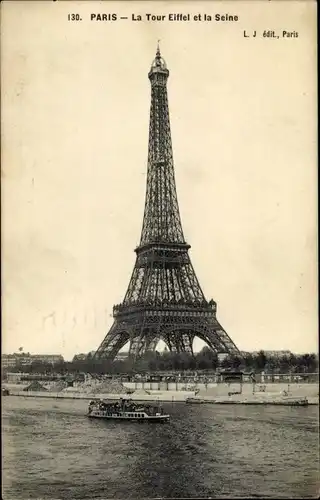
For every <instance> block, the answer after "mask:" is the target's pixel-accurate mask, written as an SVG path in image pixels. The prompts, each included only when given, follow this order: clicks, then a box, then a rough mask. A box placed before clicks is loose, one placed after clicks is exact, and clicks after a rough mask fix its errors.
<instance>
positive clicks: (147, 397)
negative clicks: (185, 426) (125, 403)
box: [9, 391, 194, 402]
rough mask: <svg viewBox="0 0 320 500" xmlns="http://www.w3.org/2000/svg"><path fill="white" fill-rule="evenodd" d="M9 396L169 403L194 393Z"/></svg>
mask: <svg viewBox="0 0 320 500" xmlns="http://www.w3.org/2000/svg"><path fill="white" fill-rule="evenodd" d="M10 395H11V396H20V397H34V398H36V397H38V398H51V399H84V400H91V399H111V400H119V399H120V398H123V399H128V398H130V399H131V400H133V401H150V402H151V401H153V402H157V401H169V402H179V401H182V402H184V401H185V400H186V399H187V398H190V397H192V396H194V392H186V391H178V392H177V391H165V392H161V391H153V392H152V393H150V394H139V393H137V394H130V395H129V394H90V393H85V392H71V391H68V392H63V391H61V392H49V391H48V392H47V391H12V392H10ZM9 397H10V396H9Z"/></svg>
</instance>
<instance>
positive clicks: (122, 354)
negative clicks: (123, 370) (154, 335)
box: [114, 351, 129, 361]
mask: <svg viewBox="0 0 320 500" xmlns="http://www.w3.org/2000/svg"><path fill="white" fill-rule="evenodd" d="M128 356H129V352H128V351H125V352H118V354H117V355H116V357H115V358H114V359H115V360H116V361H125V360H126V359H127V358H128Z"/></svg>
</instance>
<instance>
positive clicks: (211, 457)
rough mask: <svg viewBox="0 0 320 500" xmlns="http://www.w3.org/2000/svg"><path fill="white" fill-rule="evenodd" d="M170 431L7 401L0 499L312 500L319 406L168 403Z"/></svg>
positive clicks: (80, 405) (66, 404)
mask: <svg viewBox="0 0 320 500" xmlns="http://www.w3.org/2000/svg"><path fill="white" fill-rule="evenodd" d="M163 406H164V408H165V409H166V410H167V411H168V412H169V413H170V414H171V416H172V419H171V422H170V423H169V424H163V425H161V424H160V425H159V424H158V425H157V424H153V425H150V424H146V423H141V424H139V423H136V422H133V423H129V422H112V421H110V422H106V421H101V420H90V419H88V418H87V417H86V416H85V414H86V410H87V402H86V401H81V400H63V401H62V400H54V399H35V398H18V397H4V398H3V399H2V417H3V420H2V431H3V441H4V445H3V446H4V448H3V497H2V498H3V499H4V500H9V499H13V500H19V499H27V498H30V499H35V498H39V499H40V498H41V499H64V500H68V499H90V500H91V499H95V498H98V499H109V498H114V499H132V498H140V499H142V498H161V497H171V498H172V497H180V498H181V497H192V498H201V497H212V498H222V497H229V498H232V497H245V498H250V497H254V498H256V497H261V498H266V497H268V498H299V497H300V498H312V497H313V498H315V497H316V496H317V489H318V488H319V484H318V485H317V482H318V470H319V457H318V407H316V406H310V407H308V408H288V407H271V406H270V407H259V406H257V407H254V406H247V407H246V406H242V407H241V406H216V405H199V406H198V405H194V406H193V405H191V406H189V405H186V404H184V403H175V404H171V403H166V404H164V405H163Z"/></svg>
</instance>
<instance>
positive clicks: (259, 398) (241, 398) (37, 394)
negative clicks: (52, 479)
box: [7, 391, 319, 405]
mask: <svg viewBox="0 0 320 500" xmlns="http://www.w3.org/2000/svg"><path fill="white" fill-rule="evenodd" d="M11 396H17V397H23V398H45V399H60V400H61V399H81V400H92V399H108V400H113V401H118V400H119V399H120V398H123V399H129V398H130V399H131V400H132V401H139V402H160V401H161V402H171V403H178V402H182V403H185V402H186V400H187V399H188V398H192V399H194V400H198V401H201V403H203V404H206V403H207V404H243V405H254V404H256V405H266V404H268V405H272V404H274V405H279V404H280V402H284V403H286V404H287V402H288V401H292V400H294V399H301V397H299V396H294V397H293V396H292V395H290V396H289V397H288V396H283V395H281V394H278V395H275V394H272V393H267V394H266V393H264V394H263V395H261V394H255V395H254V394H253V395H251V396H250V397H248V396H246V395H244V394H235V395H231V396H227V397H226V396H220V397H214V396H204V397H203V396H200V397H199V396H195V393H194V392H184V391H165V392H160V391H154V392H152V393H151V392H150V393H149V394H147V393H146V394H142V393H139V392H137V393H136V394H135V393H133V394H130V395H128V394H110V393H109V394H97V393H94V394H93V393H81V392H63V391H61V392H57V393H53V392H47V391H13V392H11V393H10V395H9V396H7V397H11ZM306 399H307V401H308V404H309V405H317V404H319V399H318V397H312V396H309V397H306Z"/></svg>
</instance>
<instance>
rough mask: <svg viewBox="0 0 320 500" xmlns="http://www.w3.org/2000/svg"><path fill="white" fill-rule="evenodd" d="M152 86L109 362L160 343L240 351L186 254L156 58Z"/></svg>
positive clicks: (102, 350)
mask: <svg viewBox="0 0 320 500" xmlns="http://www.w3.org/2000/svg"><path fill="white" fill-rule="evenodd" d="M148 77H149V80H150V83H151V109H150V125H149V151H148V172H147V190H146V200H145V209H144V218H143V226H142V234H141V239H140V243H139V246H138V247H137V248H136V249H135V252H136V262H135V266H134V269H133V273H132V276H131V279H130V283H129V286H128V289H127V292H126V294H125V297H124V299H123V302H122V303H121V304H118V305H116V306H114V307H113V317H114V323H113V325H112V327H111V329H110V330H109V332H108V334H107V335H106V337H105V338H104V340H103V342H102V343H101V345H100V347H99V348H98V350H97V351H96V353H95V354H94V358H96V359H105V358H107V359H111V360H112V359H114V358H115V356H116V355H117V354H118V352H119V350H120V349H121V348H122V347H123V346H124V345H125V344H126V343H127V342H128V341H129V342H130V348H129V356H132V357H133V358H138V357H140V356H141V355H143V354H144V353H145V352H147V351H150V350H151V351H154V350H155V349H156V346H157V344H158V342H159V341H160V340H163V341H164V342H165V343H166V345H167V346H168V348H169V350H170V351H175V352H188V353H191V354H193V348H192V345H193V340H194V338H195V337H198V338H200V339H202V340H203V341H204V342H205V343H206V344H207V345H208V346H209V348H210V349H212V350H213V351H214V352H217V353H239V351H238V349H237V347H236V346H235V344H234V343H233V342H232V340H231V339H230V337H229V336H228V335H227V333H226V332H225V330H224V329H223V328H222V326H221V325H220V324H219V322H218V321H217V318H216V310H217V304H216V302H214V301H213V300H210V301H207V300H206V299H205V296H204V294H203V291H202V289H201V286H200V284H199V281H198V279H197V276H196V274H195V272H194V269H193V266H192V264H191V260H190V257H189V254H188V251H189V249H190V245H188V243H186V241H185V238H184V235H183V230H182V224H181V219H180V213H179V206H178V199H177V192H176V185H175V176H174V166H173V154H172V143H171V132H170V121H169V106H168V96H167V79H168V77H169V71H168V69H167V66H166V63H165V61H164V59H163V58H162V56H161V54H160V49H159V45H158V48H157V52H156V57H155V59H154V61H153V62H152V65H151V69H150V71H149V74H148Z"/></svg>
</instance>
